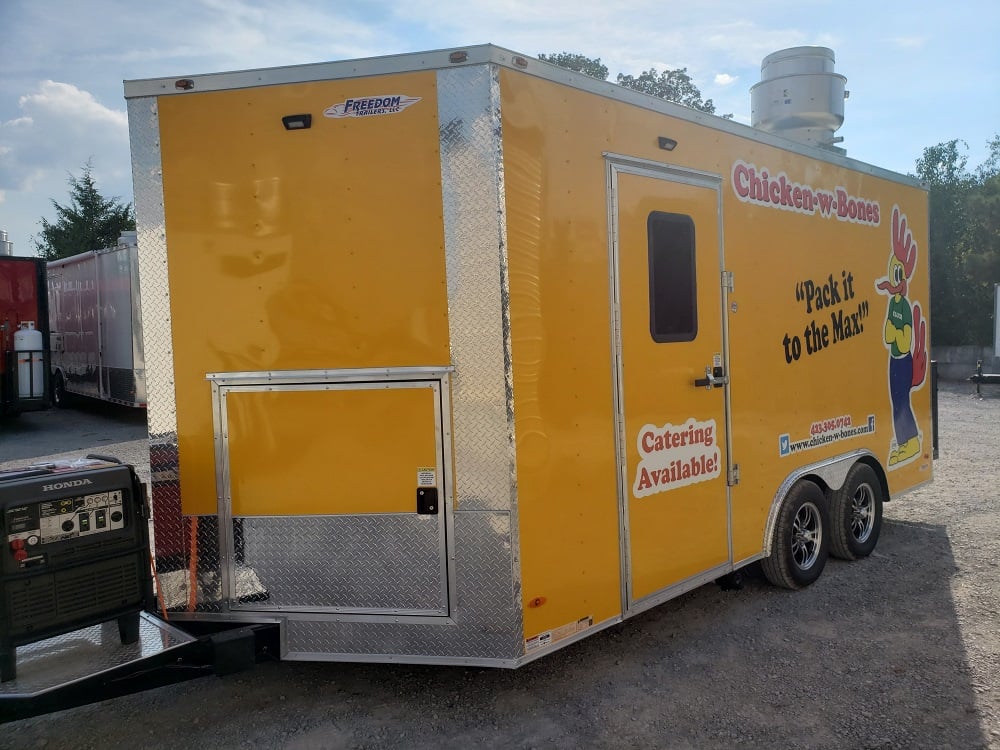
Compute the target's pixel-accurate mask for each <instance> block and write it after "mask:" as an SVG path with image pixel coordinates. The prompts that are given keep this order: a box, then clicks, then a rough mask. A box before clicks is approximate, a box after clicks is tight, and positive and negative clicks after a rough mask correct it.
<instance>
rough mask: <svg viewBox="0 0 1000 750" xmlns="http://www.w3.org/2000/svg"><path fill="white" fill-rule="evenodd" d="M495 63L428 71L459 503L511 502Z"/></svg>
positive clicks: (499, 505) (492, 505)
mask: <svg viewBox="0 0 1000 750" xmlns="http://www.w3.org/2000/svg"><path fill="white" fill-rule="evenodd" d="M497 70H498V69H497V68H496V67H495V66H492V65H481V66H471V67H464V68H455V69H451V70H442V71H439V72H438V120H439V126H440V133H441V183H442V201H443V208H444V229H445V260H446V267H447V274H448V321H449V327H450V338H451V360H452V364H454V365H455V367H456V371H455V377H454V379H453V381H452V389H453V390H452V394H453V410H452V413H453V419H454V425H455V431H454V435H455V466H456V490H457V493H458V495H457V506H458V508H459V509H467V510H468V509H475V510H509V509H510V508H511V507H512V505H513V502H514V493H515V486H516V485H515V482H514V458H515V456H514V428H513V425H514V421H513V420H514V409H513V379H512V376H511V366H510V321H509V317H508V316H509V308H508V299H509V292H508V281H507V278H508V277H507V244H506V227H505V222H506V218H505V211H506V209H505V206H504V202H503V161H502V150H501V139H500V90H499V85H500V84H499V79H498V73H497Z"/></svg>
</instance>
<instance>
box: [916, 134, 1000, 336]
mask: <svg viewBox="0 0 1000 750" xmlns="http://www.w3.org/2000/svg"><path fill="white" fill-rule="evenodd" d="M989 145H990V155H989V157H988V158H987V159H986V161H985V162H983V164H981V165H980V166H979V167H978V168H977V169H976V171H975V172H971V171H970V170H969V169H968V159H967V157H966V156H965V154H964V153H963V151H964V149H965V148H967V145H966V144H965V143H964V142H963V141H960V140H957V139H956V140H951V141H946V142H944V143H939V144H937V145H936V146H930V147H928V148H925V149H924V153H923V156H922V157H921V158H920V159H918V160H917V176H918V177H919V178H920V179H921V180H923V181H924V182H926V183H927V184H928V186H929V188H930V198H929V199H930V269H931V314H932V316H933V325H932V326H931V336H932V344H935V345H952V346H959V345H976V346H983V345H987V344H989V343H990V342H991V341H992V339H993V314H992V312H993V293H994V292H993V287H994V284H995V283H997V282H998V281H1000V137H996V138H994V139H993V140H992V141H990V144H989Z"/></svg>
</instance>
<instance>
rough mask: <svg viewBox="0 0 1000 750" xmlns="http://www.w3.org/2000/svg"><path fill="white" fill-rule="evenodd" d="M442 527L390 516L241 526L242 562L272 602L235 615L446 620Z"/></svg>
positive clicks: (237, 536) (428, 520) (253, 521)
mask: <svg viewBox="0 0 1000 750" xmlns="http://www.w3.org/2000/svg"><path fill="white" fill-rule="evenodd" d="M437 520H438V519H437V517H436V516H414V515H389V514H386V515H370V516H310V517H277V518H276V517H244V518H236V519H234V525H235V529H234V547H235V550H236V557H237V560H239V559H240V557H241V556H242V562H243V564H244V565H246V566H247V568H249V569H251V570H252V571H253V572H254V573H255V574H256V576H257V579H258V580H259V584H260V586H261V587H262V588H263V590H264V591H266V593H267V598H266V599H260V598H259V597H256V598H257V599H258V601H257V602H252V603H247V604H245V605H241V604H239V603H234V604H233V608H234V609H235V608H238V607H240V608H242V607H245V608H248V609H254V610H260V609H271V608H280V607H308V608H310V609H317V608H330V609H336V610H345V611H352V610H371V609H375V610H385V611H391V612H400V611H405V610H421V611H424V612H438V613H441V614H444V613H446V612H447V599H446V590H445V569H444V556H443V555H442V554H441V544H440V540H439V533H438V523H437ZM237 598H238V597H237Z"/></svg>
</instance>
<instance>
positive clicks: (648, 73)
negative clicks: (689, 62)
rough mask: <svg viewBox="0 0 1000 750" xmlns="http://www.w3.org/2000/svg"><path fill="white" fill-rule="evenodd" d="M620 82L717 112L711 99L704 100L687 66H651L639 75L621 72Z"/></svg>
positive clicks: (645, 91)
mask: <svg viewBox="0 0 1000 750" xmlns="http://www.w3.org/2000/svg"><path fill="white" fill-rule="evenodd" d="M618 84H619V85H620V86H624V87H625V88H628V89H634V90H635V91H641V92H642V93H644V94H649V95H650V96H657V97H659V98H660V99H666V100H667V101H670V102H677V103H678V104H683V105H684V106H685V107H691V108H692V109H697V110H700V111H701V112H708V113H709V114H711V115H714V114H715V104H714V103H713V102H712V100H711V99H707V100H703V99H702V98H701V91H700V90H699V89H698V87H697V86H695V85H694V81H692V80H691V76H689V75H688V72H687V68H678V69H677V70H662V71H657V70H656V68H650V69H649V70H644V71H643V72H642V73H641V74H640V75H638V76H630V75H624V74H622V73H619V74H618Z"/></svg>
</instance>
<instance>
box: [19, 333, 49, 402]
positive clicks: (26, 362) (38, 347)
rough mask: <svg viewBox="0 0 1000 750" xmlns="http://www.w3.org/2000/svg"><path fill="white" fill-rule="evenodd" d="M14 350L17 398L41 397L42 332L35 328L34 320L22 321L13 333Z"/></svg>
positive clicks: (43, 389) (43, 384)
mask: <svg viewBox="0 0 1000 750" xmlns="http://www.w3.org/2000/svg"><path fill="white" fill-rule="evenodd" d="M14 352H15V357H16V358H17V396H18V398H41V397H42V396H43V395H44V393H45V369H44V360H43V358H42V332H41V331H38V330H35V321H33V320H28V321H24V322H23V323H21V327H20V328H18V330H17V331H16V332H15V333H14Z"/></svg>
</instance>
